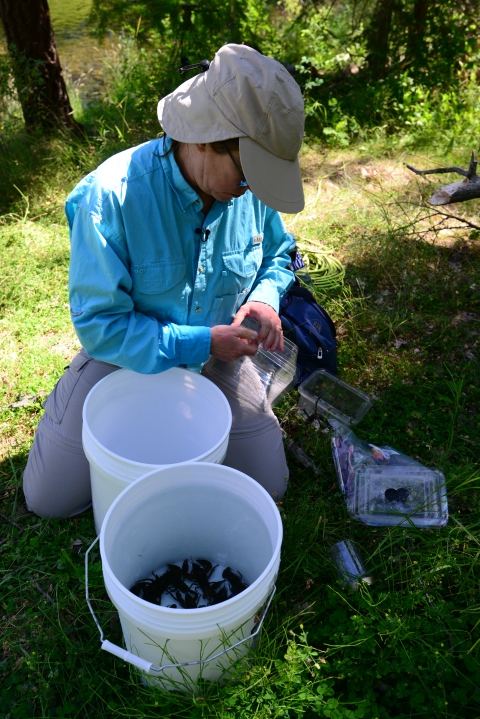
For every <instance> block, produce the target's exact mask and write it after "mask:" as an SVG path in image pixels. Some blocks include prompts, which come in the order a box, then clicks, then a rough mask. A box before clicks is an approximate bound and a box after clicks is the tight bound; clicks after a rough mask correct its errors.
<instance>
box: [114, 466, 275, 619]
mask: <svg viewBox="0 0 480 719" xmlns="http://www.w3.org/2000/svg"><path fill="white" fill-rule="evenodd" d="M186 465H201V466H202V468H204V467H205V468H210V469H211V471H213V472H218V471H220V470H222V471H225V470H227V471H228V472H229V473H234V474H236V475H241V476H242V477H244V478H246V479H247V480H248V483H251V484H252V485H253V486H254V488H255V490H258V491H260V494H263V495H264V497H265V498H266V500H267V503H268V504H269V505H270V508H271V509H272V510H273V516H274V517H275V520H276V525H277V527H276V528H277V541H276V543H275V546H273V547H272V557H271V559H270V560H269V562H268V564H267V566H266V567H265V569H264V570H263V572H262V573H261V574H260V576H259V577H257V579H256V580H255V581H254V582H252V583H251V584H249V585H248V587H247V588H246V589H245V590H244V591H243V592H240V594H237V595H236V596H234V597H230V599H227V600H226V601H224V602H220V603H219V604H214V605H212V606H209V607H197V608H196V609H182V608H179V609H171V608H170V607H162V606H158V605H156V604H152V603H151V602H147V601H146V600H145V599H141V598H140V597H137V596H136V595H135V594H133V593H132V592H131V591H130V590H129V589H127V587H125V585H124V584H122V582H120V580H119V579H117V577H116V575H115V574H114V572H113V570H112V569H111V567H110V563H109V562H108V561H107V560H106V557H105V554H106V549H105V528H106V526H107V524H108V520H109V519H110V516H111V514H113V512H114V511H115V508H116V506H117V505H118V504H119V503H120V501H123V499H122V498H123V496H124V495H125V494H126V493H127V492H129V491H135V490H134V488H135V487H136V486H137V485H138V484H139V483H140V482H142V481H144V480H146V479H148V478H149V477H151V476H152V475H154V474H156V473H158V472H169V471H177V469H176V468H177V467H178V468H182V470H183V469H185V466H186ZM175 486H179V485H175ZM226 491H229V490H228V489H226ZM230 493H231V494H234V493H233V492H231V491H230ZM282 541H283V524H282V518H281V516H280V512H279V511H278V507H277V506H276V504H275V502H274V500H273V499H272V497H271V496H270V495H269V493H268V492H267V490H266V489H264V488H263V487H262V486H261V484H259V483H258V482H257V481H256V480H255V479H253V478H252V477H250V476H249V475H248V474H245V473H244V472H240V471H239V470H237V469H234V468H233V467H226V466H224V465H220V464H215V463H212V462H183V463H182V464H174V465H169V466H167V467H157V468H156V469H154V470H152V471H151V472H148V473H147V474H144V475H143V476H142V477H139V478H138V479H136V480H135V481H134V482H132V483H131V484H130V485H129V486H128V487H126V488H125V489H124V490H123V491H122V492H121V493H120V494H119V495H118V497H117V498H116V499H115V500H114V502H113V503H112V504H111V505H110V507H109V509H108V512H107V514H106V515H105V518H104V520H103V522H102V527H101V530H100V557H101V560H102V572H104V571H105V568H104V563H105V564H106V565H107V568H108V574H109V576H110V580H111V581H113V583H114V584H115V586H116V587H117V589H119V590H120V592H121V594H123V595H124V597H126V598H127V600H129V601H132V602H133V603H134V604H136V605H138V606H140V607H143V608H145V609H148V610H149V611H150V610H152V611H156V612H157V615H158V616H161V615H164V616H172V617H181V616H187V617H188V616H190V617H191V616H202V617H203V616H205V617H208V615H209V614H210V613H213V612H215V611H216V612H218V611H219V608H220V607H221V608H230V607H233V606H234V605H235V604H236V602H237V601H238V600H242V599H245V597H246V596H247V595H249V594H253V593H254V592H255V590H256V589H257V587H258V586H260V585H261V584H262V583H263V582H264V581H265V578H266V577H267V576H268V574H269V573H271V571H272V569H273V567H274V565H275V564H276V563H277V560H278V557H279V555H280V550H281V546H282Z"/></svg>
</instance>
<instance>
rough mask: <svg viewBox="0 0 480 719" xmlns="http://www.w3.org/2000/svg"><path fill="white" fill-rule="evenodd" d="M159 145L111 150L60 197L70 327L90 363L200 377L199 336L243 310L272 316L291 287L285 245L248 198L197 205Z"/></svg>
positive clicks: (288, 244) (288, 242)
mask: <svg viewBox="0 0 480 719" xmlns="http://www.w3.org/2000/svg"><path fill="white" fill-rule="evenodd" d="M170 146H171V140H170V139H169V138H167V139H166V141H165V139H164V138H161V139H160V140H153V141H151V142H147V143H145V144H144V145H140V146H139V147H134V148H132V149H130V150H126V151H125V152H121V153H119V154H118V155H115V156H114V157H111V158H110V159H109V160H107V161H106V162H104V163H103V164H102V165H100V167H98V168H97V169H96V170H95V171H94V172H92V173H90V174H89V175H87V177H85V178H84V179H83V180H82V181H81V182H80V183H79V184H78V185H77V186H76V188H75V189H74V190H73V192H72V193H71V194H70V195H69V197H68V199H67V203H66V214H67V218H68V222H69V226H70V238H71V261H70V278H69V296H70V309H71V315H72V320H73V324H74V326H75V330H76V332H77V335H78V337H79V339H80V342H81V343H82V345H83V347H84V348H85V349H86V350H87V352H88V353H89V354H91V355H92V356H93V357H95V358H97V359H100V360H104V361H105V362H111V363H113V364H117V365H119V366H121V367H126V368H128V369H131V370H134V371H135V372H141V373H144V374H153V373H156V372H162V371H164V370H166V369H168V368H169V367H173V366H177V365H180V364H182V365H187V366H190V367H192V369H193V368H194V367H196V368H199V367H201V365H202V363H204V362H205V361H206V360H207V359H208V357H209V354H210V329H209V328H210V327H213V326H214V325H219V324H231V322H232V320H233V317H234V316H235V313H236V312H237V311H238V309H239V308H240V306H241V305H242V304H243V302H244V301H245V300H246V299H248V300H249V301H253V300H255V301H260V302H265V303H267V304H269V305H271V306H272V307H273V308H274V309H275V310H276V311H277V312H278V306H279V300H280V298H281V296H282V295H283V294H284V292H285V291H286V290H287V289H288V287H289V286H290V285H291V283H292V281H293V274H292V272H290V270H288V269H287V264H288V263H289V261H290V258H289V256H288V252H289V251H290V250H291V249H292V248H293V246H294V239H293V236H292V235H291V234H290V233H288V232H286V230H285V227H284V225H283V222H282V219H281V217H280V215H279V214H278V212H276V211H274V210H271V209H270V208H268V207H266V206H265V205H264V204H263V203H262V202H260V200H258V199H257V198H256V197H255V196H254V195H253V194H252V193H251V192H250V191H248V192H246V193H245V194H244V195H243V196H242V197H239V198H235V199H233V200H230V201H229V202H219V201H215V202H214V204H213V206H212V208H211V209H210V211H209V212H208V214H207V216H206V217H205V216H204V214H203V212H202V208H203V204H202V201H201V199H200V197H199V196H198V194H197V193H196V192H195V190H193V189H192V187H190V185H189V184H188V183H187V182H186V180H185V179H184V177H183V175H182V174H181V172H180V169H179V167H178V165H177V163H176V161H175V157H174V154H173V152H167V151H168V150H169V148H170Z"/></svg>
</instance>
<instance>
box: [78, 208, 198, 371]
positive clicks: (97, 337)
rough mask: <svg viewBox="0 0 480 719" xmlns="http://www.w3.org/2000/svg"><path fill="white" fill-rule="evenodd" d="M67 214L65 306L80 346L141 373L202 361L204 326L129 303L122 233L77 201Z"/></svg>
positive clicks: (129, 289) (103, 358)
mask: <svg viewBox="0 0 480 719" xmlns="http://www.w3.org/2000/svg"><path fill="white" fill-rule="evenodd" d="M67 216H68V212H67ZM69 220H71V259H70V274H69V299H70V311H71V316H72V321H73V324H74V327H75V331H76V333H77V335H78V338H79V340H80V342H81V343H82V346H83V347H84V348H85V350H86V351H87V352H88V353H89V354H90V355H91V356H92V357H95V358H96V359H99V360H102V361H104V362H110V363H112V364H117V365H119V366H120V367H124V368H126V369H130V370H133V371H135V372H139V373H142V374H155V373H158V372H163V371H164V370H167V369H169V368H170V367H175V366H178V365H180V364H188V365H194V364H201V363H203V362H205V361H206V360H207V359H208V357H209V355H210V337H211V333H210V329H209V328H208V327H189V326H186V325H185V326H184V325H175V324H173V323H163V322H160V321H159V320H157V319H156V318H155V317H150V316H148V315H145V314H142V313H141V312H138V311H137V310H136V309H135V308H134V304H133V300H132V298H131V296H130V292H131V290H132V279H131V276H130V273H129V259H128V252H127V250H126V248H125V246H124V242H123V241H122V237H121V234H120V233H119V232H117V231H116V230H115V228H113V227H111V226H109V225H108V224H107V223H105V221H104V220H102V218H101V217H100V216H98V215H96V214H95V213H93V212H91V211H88V210H86V209H85V208H83V207H82V206H78V207H77V208H76V210H75V216H74V218H71V217H69Z"/></svg>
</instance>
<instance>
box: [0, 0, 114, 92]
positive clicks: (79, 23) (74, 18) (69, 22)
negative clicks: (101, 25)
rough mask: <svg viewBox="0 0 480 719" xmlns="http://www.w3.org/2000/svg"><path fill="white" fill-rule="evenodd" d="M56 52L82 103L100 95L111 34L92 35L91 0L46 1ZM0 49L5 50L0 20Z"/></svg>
mask: <svg viewBox="0 0 480 719" xmlns="http://www.w3.org/2000/svg"><path fill="white" fill-rule="evenodd" d="M48 5H49V8H50V16H51V19H52V25H53V30H54V32H55V38H56V41H57V51H58V55H59V58H60V64H61V66H62V69H63V71H64V75H65V79H66V80H67V83H68V85H69V86H71V85H75V87H77V88H78V89H79V93H80V96H81V99H82V101H83V102H88V101H89V100H91V99H92V98H93V97H95V96H97V97H98V95H100V94H101V92H102V88H103V86H104V81H103V74H104V59H105V57H106V55H107V53H108V52H109V51H111V50H112V46H113V43H114V38H113V34H112V35H110V34H108V35H107V36H106V37H104V38H99V37H93V36H92V34H91V28H90V27H89V26H88V22H87V21H88V17H89V14H90V10H91V7H92V0H48ZM0 52H6V44H5V35H4V33H3V27H2V25H1V23H0Z"/></svg>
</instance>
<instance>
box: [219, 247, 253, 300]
mask: <svg viewBox="0 0 480 719" xmlns="http://www.w3.org/2000/svg"><path fill="white" fill-rule="evenodd" d="M222 257H223V265H224V268H225V269H224V271H223V272H222V274H223V278H224V282H223V294H224V295H233V294H238V293H239V292H243V291H244V290H248V289H250V288H251V286H252V285H253V283H254V281H255V278H256V276H257V272H258V270H259V269H260V266H261V264H262V259H263V253H262V248H261V247H248V248H246V249H245V250H240V251H238V250H237V251H229V252H224V253H223V255H222Z"/></svg>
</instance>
